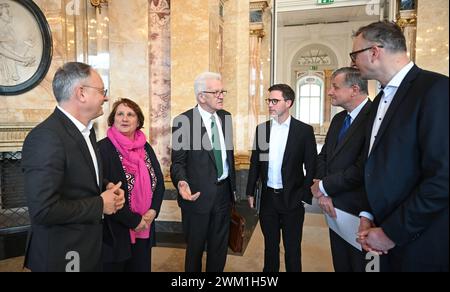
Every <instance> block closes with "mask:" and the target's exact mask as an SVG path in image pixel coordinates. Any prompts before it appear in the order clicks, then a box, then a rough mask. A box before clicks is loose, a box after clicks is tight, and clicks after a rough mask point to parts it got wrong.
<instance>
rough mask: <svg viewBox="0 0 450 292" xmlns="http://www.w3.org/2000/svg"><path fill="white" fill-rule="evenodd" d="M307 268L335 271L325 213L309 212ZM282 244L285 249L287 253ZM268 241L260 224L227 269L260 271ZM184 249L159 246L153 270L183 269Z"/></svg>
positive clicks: (5, 265)
mask: <svg viewBox="0 0 450 292" xmlns="http://www.w3.org/2000/svg"><path fill="white" fill-rule="evenodd" d="M303 234H304V236H303V245H302V256H303V270H304V271H306V272H319V271H320V272H331V271H333V266H332V262H331V253H330V243H329V237H328V228H327V227H326V224H325V221H324V218H323V215H319V214H311V213H308V214H307V215H306V219H305V225H304V230H303ZM283 252H284V251H283V248H282V245H281V253H282V254H283ZM263 259H264V244H263V236H262V233H261V229H260V227H259V224H258V225H257V227H256V229H255V231H254V233H253V236H252V238H251V240H250V242H249V244H248V247H247V249H246V251H245V253H244V255H243V256H236V255H229V256H228V258H227V264H226V267H225V271H226V272H259V271H262V268H263ZM281 261H282V263H281V271H284V256H283V255H281ZM22 263H23V258H22V257H20V258H15V259H9V260H5V261H0V272H20V271H22ZM183 269H184V249H179V248H163V247H156V248H154V249H153V271H155V272H182V271H183Z"/></svg>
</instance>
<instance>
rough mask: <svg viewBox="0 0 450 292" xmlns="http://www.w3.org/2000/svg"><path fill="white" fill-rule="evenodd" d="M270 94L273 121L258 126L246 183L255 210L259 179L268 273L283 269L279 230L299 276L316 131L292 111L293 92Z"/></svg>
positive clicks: (289, 264) (277, 88) (280, 88)
mask: <svg viewBox="0 0 450 292" xmlns="http://www.w3.org/2000/svg"><path fill="white" fill-rule="evenodd" d="M269 93H270V97H269V98H268V99H267V100H266V101H267V103H268V105H269V113H270V116H271V120H270V121H267V122H266V123H263V124H260V125H258V127H257V128H256V134H255V142H254V145H253V150H252V155H251V160H250V171H249V177H248V182H247V195H248V201H249V204H250V207H251V208H253V207H254V206H255V198H254V193H255V187H256V184H257V181H258V180H260V181H261V183H262V191H261V204H260V215H259V219H260V223H261V229H262V232H263V235H264V248H265V251H264V272H278V271H279V270H280V239H281V231H282V234H283V244H284V249H285V265H286V271H287V272H300V271H301V270H302V265H301V241H302V233H303V221H304V217H305V208H304V203H308V204H311V202H312V194H311V190H310V187H311V185H312V183H313V178H314V173H315V168H316V159H317V148H316V140H315V137H314V131H313V128H312V127H311V126H309V125H307V124H304V123H302V122H300V121H298V120H296V119H294V118H293V117H291V115H290V113H289V110H290V108H291V107H292V106H293V105H294V101H295V92H294V91H293V90H292V88H291V87H289V86H288V85H285V84H276V85H273V86H272V87H270V88H269ZM303 169H305V170H306V174H305V173H304V171H303Z"/></svg>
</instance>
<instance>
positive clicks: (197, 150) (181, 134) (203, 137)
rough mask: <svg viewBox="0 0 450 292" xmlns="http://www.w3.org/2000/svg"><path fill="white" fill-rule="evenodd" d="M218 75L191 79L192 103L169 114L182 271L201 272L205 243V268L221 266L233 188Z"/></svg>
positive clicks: (229, 125) (230, 136)
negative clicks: (183, 253)
mask: <svg viewBox="0 0 450 292" xmlns="http://www.w3.org/2000/svg"><path fill="white" fill-rule="evenodd" d="M221 79H222V78H221V76H220V74H216V73H211V72H205V73H203V74H201V75H200V76H198V77H197V78H196V80H195V95H196V97H197V102H198V105H197V106H196V107H195V108H193V109H191V110H189V111H187V112H185V113H183V114H181V115H179V116H178V117H176V118H175V119H174V123H173V132H172V165H171V168H170V174H171V178H172V182H173V184H174V186H175V187H176V188H177V189H178V192H179V196H178V204H179V206H180V208H181V214H182V221H183V231H184V233H185V238H186V243H187V247H186V261H185V269H186V272H201V270H202V257H203V251H204V250H205V245H206V246H207V260H206V271H207V272H222V271H223V269H224V267H225V262H226V257H227V251H228V236H229V225H230V214H231V203H232V202H233V201H234V193H235V191H236V174H235V167H234V153H233V131H232V120H231V114H230V113H228V112H226V111H224V110H223V99H224V97H225V95H226V93H227V92H226V91H225V90H224V89H223V84H222V81H221Z"/></svg>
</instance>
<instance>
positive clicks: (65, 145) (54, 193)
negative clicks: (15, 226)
mask: <svg viewBox="0 0 450 292" xmlns="http://www.w3.org/2000/svg"><path fill="white" fill-rule="evenodd" d="M91 132H92V134H91V141H93V146H94V149H96V142H95V133H94V131H93V130H92V131H91ZM99 158H100V155H99V153H98V151H97V160H98V165H99V170H100V181H102V173H101V163H100V161H99ZM22 167H23V172H24V187H25V195H26V198H27V202H28V208H29V213H30V219H31V230H30V233H29V237H28V242H27V250H26V258H25V266H26V267H27V268H29V269H31V270H32V271H35V272H43V271H62V272H64V271H66V265H67V264H68V263H69V262H70V261H71V259H72V258H69V259H67V260H66V255H67V254H68V253H69V252H72V251H74V252H77V253H78V254H79V256H80V269H81V271H96V270H99V269H100V268H101V247H102V214H103V200H102V198H101V197H100V193H101V190H100V188H99V186H98V185H97V178H96V174H95V169H94V164H93V163H92V159H91V156H90V153H89V150H88V147H87V145H86V142H85V140H84V138H83V136H82V134H81V133H80V131H79V130H78V129H77V128H76V126H75V125H74V124H73V123H72V122H71V121H70V120H69V119H68V118H67V117H66V116H65V115H64V114H63V113H62V112H61V111H60V110H58V109H56V110H55V111H54V113H53V114H52V115H50V117H48V118H47V119H46V120H45V121H44V122H42V123H41V124H40V125H38V126H37V127H36V128H34V129H33V130H32V131H31V132H30V134H29V135H28V136H27V138H26V139H25V143H24V145H23V154H22ZM69 266H70V265H69Z"/></svg>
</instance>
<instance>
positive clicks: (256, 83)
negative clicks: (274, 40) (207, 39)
mask: <svg viewBox="0 0 450 292" xmlns="http://www.w3.org/2000/svg"><path fill="white" fill-rule="evenodd" d="M263 37H264V30H262V29H261V30H251V31H250V74H249V101H248V102H249V112H248V127H249V129H256V126H257V125H258V123H259V121H258V117H259V116H260V108H261V105H260V104H261V101H262V100H263V99H264V93H265V92H264V85H263V83H262V82H263V78H262V76H263V72H262V68H261V43H262V39H263ZM249 139H252V138H251V137H249ZM249 143H251V141H249Z"/></svg>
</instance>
